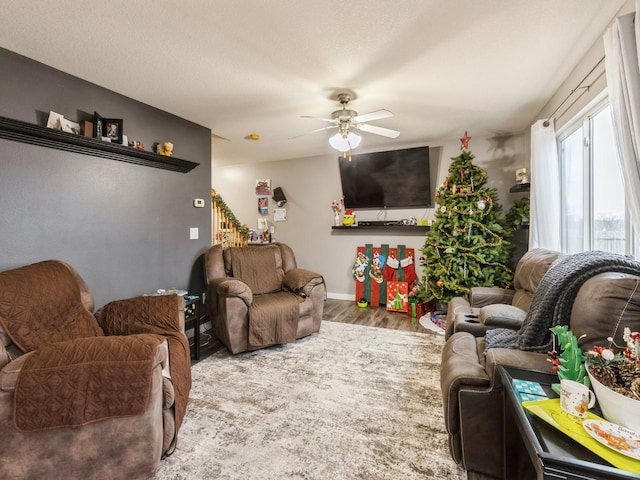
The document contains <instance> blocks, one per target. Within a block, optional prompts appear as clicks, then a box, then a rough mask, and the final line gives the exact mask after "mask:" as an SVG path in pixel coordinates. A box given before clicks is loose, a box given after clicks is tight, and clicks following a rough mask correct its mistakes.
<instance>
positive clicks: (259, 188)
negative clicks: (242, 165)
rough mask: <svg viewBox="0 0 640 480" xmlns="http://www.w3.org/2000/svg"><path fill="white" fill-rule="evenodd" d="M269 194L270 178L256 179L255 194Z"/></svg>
mask: <svg viewBox="0 0 640 480" xmlns="http://www.w3.org/2000/svg"><path fill="white" fill-rule="evenodd" d="M270 194H271V180H269V179H266V178H262V179H259V180H256V195H260V196H264V195H270Z"/></svg>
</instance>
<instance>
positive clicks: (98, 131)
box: [93, 112, 105, 138]
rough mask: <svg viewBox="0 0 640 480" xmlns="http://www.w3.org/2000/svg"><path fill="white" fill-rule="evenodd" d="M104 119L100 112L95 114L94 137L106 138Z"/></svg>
mask: <svg viewBox="0 0 640 480" xmlns="http://www.w3.org/2000/svg"><path fill="white" fill-rule="evenodd" d="M104 133H105V130H104V118H102V117H101V116H100V115H99V114H98V112H93V137H94V138H101V137H104V136H105V134H104Z"/></svg>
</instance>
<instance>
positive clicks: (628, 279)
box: [440, 256, 640, 479]
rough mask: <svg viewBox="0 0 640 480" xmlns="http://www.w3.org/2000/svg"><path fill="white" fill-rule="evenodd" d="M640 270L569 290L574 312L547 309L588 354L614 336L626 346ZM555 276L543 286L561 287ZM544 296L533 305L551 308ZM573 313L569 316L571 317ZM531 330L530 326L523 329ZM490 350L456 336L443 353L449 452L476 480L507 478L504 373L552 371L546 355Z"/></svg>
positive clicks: (638, 309)
mask: <svg viewBox="0 0 640 480" xmlns="http://www.w3.org/2000/svg"><path fill="white" fill-rule="evenodd" d="M620 257H622V256H620ZM565 258H566V257H565ZM636 264H637V262H636ZM556 268H557V267H556ZM611 269H612V270H616V269H617V267H616V266H615V265H614V266H612V267H611ZM633 270H636V271H638V273H636V274H629V273H618V272H616V271H608V272H604V273H599V274H596V275H594V276H592V277H590V278H589V279H587V280H585V281H584V282H581V283H579V284H578V283H576V284H574V285H572V286H571V287H568V288H572V289H574V288H575V289H576V292H575V293H573V294H572V295H571V296H570V297H571V298H570V300H571V304H570V305H567V306H565V307H563V308H557V307H558V304H556V305H555V306H554V305H553V302H550V303H549V307H548V308H550V309H551V310H556V311H558V315H559V316H560V317H565V315H566V319H565V320H564V322H554V323H568V325H569V327H570V329H571V330H572V331H573V333H574V334H575V335H576V336H577V337H580V336H581V335H583V334H584V335H585V336H584V337H583V338H582V339H581V340H580V341H579V345H580V347H581V348H582V349H583V351H586V350H589V349H591V348H592V347H593V346H595V345H601V346H602V345H608V343H609V342H608V341H607V338H608V337H613V338H614V340H615V342H616V343H617V344H619V345H622V344H624V342H623V340H622V335H623V329H624V327H629V328H631V330H632V331H637V330H640V288H639V286H640V264H637V265H636V266H635V267H634V268H633ZM555 273H556V271H554V267H552V268H551V269H549V272H548V274H547V275H549V277H548V278H545V279H543V281H542V282H541V286H542V285H543V284H545V285H546V284H549V283H550V284H553V283H556V282H557V280H558V278H559V277H558V276H555V277H554V274H555ZM560 273H562V272H560ZM541 293H542V292H541ZM573 295H575V296H573ZM540 296H541V295H537V296H534V302H537V301H538V300H539V301H540V302H542V303H546V302H547V299H545V298H539V297H540ZM534 305H536V304H535V303H532V309H534ZM536 308H537V307H536ZM567 309H568V311H569V312H570V314H567V313H565V312H566V311H567ZM567 320H568V322H567ZM526 325H527V322H526V321H525V324H524V325H523V329H526ZM522 331H523V330H522V329H521V332H522ZM550 335H551V334H550V333H549V335H548V336H549V337H550ZM486 347H487V338H486V337H482V336H480V337H478V336H474V335H473V334H471V333H469V332H457V333H454V334H453V335H452V336H451V337H450V338H449V339H448V340H447V341H446V343H445V346H444V349H443V352H442V365H441V372H440V382H441V389H442V395H443V404H444V418H445V427H446V430H447V433H448V434H449V450H450V452H451V456H452V457H453V459H454V460H455V461H456V462H457V463H460V464H462V465H463V466H464V467H465V469H466V470H467V478H469V479H493V478H496V479H497V478H503V474H504V469H503V466H504V434H503V431H504V420H503V415H504V403H503V393H504V392H503V386H502V384H501V382H500V375H499V373H498V371H497V370H498V366H500V365H506V366H515V367H520V368H526V369H532V370H538V371H546V372H551V371H552V369H551V363H550V362H549V361H548V360H547V359H548V358H549V357H548V355H547V354H546V353H544V352H538V351H525V350H521V349H516V348H489V349H486Z"/></svg>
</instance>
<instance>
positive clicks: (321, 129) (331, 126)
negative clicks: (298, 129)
mask: <svg viewBox="0 0 640 480" xmlns="http://www.w3.org/2000/svg"><path fill="white" fill-rule="evenodd" d="M331 128H338V125H330V126H328V127H322V128H316V129H315V130H311V131H310V132H307V133H302V134H300V135H296V136H295V137H289V140H293V139H294V138H299V137H304V136H305V135H311V134H312V133H316V132H321V131H323V130H329V129H331Z"/></svg>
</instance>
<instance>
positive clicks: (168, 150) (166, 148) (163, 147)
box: [156, 142, 173, 157]
mask: <svg viewBox="0 0 640 480" xmlns="http://www.w3.org/2000/svg"><path fill="white" fill-rule="evenodd" d="M156 153H157V154H158V155H164V156H165V157H170V156H171V154H172V153H173V143H171V142H164V143H159V144H158V146H157V147H156Z"/></svg>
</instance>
